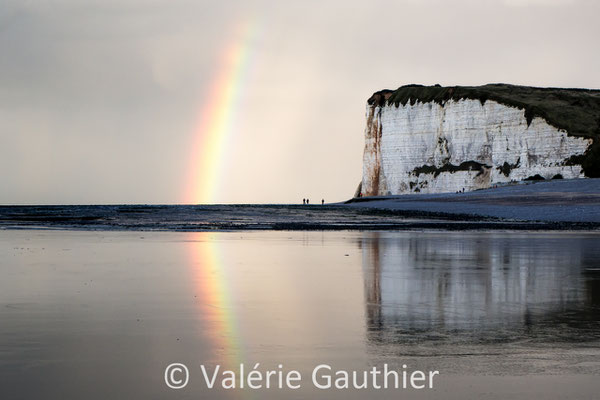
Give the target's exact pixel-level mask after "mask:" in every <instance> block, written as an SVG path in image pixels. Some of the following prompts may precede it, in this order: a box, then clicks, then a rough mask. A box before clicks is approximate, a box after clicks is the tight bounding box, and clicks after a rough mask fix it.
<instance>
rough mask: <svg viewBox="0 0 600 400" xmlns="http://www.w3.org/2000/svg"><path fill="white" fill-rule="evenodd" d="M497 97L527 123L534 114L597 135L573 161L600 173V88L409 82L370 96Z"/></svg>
mask: <svg viewBox="0 0 600 400" xmlns="http://www.w3.org/2000/svg"><path fill="white" fill-rule="evenodd" d="M461 99H472V100H479V101H480V102H481V104H485V102H486V101H487V100H493V101H496V102H498V103H500V104H504V105H506V106H510V107H516V108H520V109H523V110H524V112H525V118H526V119H527V124H530V123H531V121H532V120H533V118H535V117H540V118H543V119H545V120H546V121H547V122H548V123H549V124H550V125H552V126H555V127H556V128H559V129H564V130H565V131H566V132H567V134H568V135H570V136H579V137H585V138H591V139H593V141H594V143H593V144H592V146H591V147H590V148H589V150H588V151H587V152H586V154H585V155H582V156H575V157H572V159H571V160H570V161H569V162H571V163H573V164H581V165H582V167H583V170H584V172H585V175H586V176H588V177H600V90H591V89H561V88H537V87H530V86H516V85H508V84H488V85H484V86H448V87H444V86H439V85H435V86H422V85H407V86H401V87H400V88H398V89H396V90H381V91H379V92H376V93H374V94H373V96H371V98H369V100H368V102H369V104H371V105H373V104H377V105H384V104H388V105H390V104H394V105H396V107H398V106H399V105H400V104H402V105H403V106H404V105H406V104H407V103H409V102H410V104H411V105H414V104H415V103H417V102H421V103H429V102H435V103H438V104H441V105H444V104H445V103H446V102H447V101H449V100H454V101H458V100H461Z"/></svg>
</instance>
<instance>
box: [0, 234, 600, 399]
mask: <svg viewBox="0 0 600 400" xmlns="http://www.w3.org/2000/svg"><path fill="white" fill-rule="evenodd" d="M599 244H600V234H597V233H571V232H558V233H526V232H523V233H514V232H504V233H495V232H476V233H464V232H428V233H423V232H285V231H283V232H228V233H225V232H221V233H206V232H195V233H176V232H74V231H29V230H17V231H10V230H6V231H0V277H1V280H0V321H1V323H0V391H1V392H2V396H0V397H1V398H11V399H19V398H23V399H33V398H44V399H68V398H83V399H107V398H130V399H142V398H143V399H159V398H160V399H165V398H177V399H181V398H190V399H200V398H211V399H212V398H224V399H225V398H273V399H275V398H285V399H288V398H289V399H295V398H317V397H318V398H344V399H346V398H357V399H358V398H365V396H367V397H369V398H440V399H442V398H444V399H447V398H507V397H510V398H532V397H536V398H557V399H558V398H565V397H567V396H570V398H582V399H583V398H591V396H592V395H595V393H598V390H599V389H600V384H599V383H598V380H597V375H598V374H599V373H600V361H598V360H599V358H598V357H599V356H600V262H599V261H598V260H600V246H599ZM173 362H180V363H184V364H186V365H187V366H188V368H189V372H190V382H189V384H188V386H187V387H186V388H184V389H180V390H173V389H169V388H168V387H167V386H166V385H165V382H164V369H165V367H166V366H167V365H169V364H170V363H173ZM240 363H244V364H246V365H247V366H248V368H251V367H252V366H253V365H254V364H255V363H260V364H261V367H260V368H261V369H263V370H267V369H275V368H276V367H277V365H278V364H283V365H284V367H285V369H286V370H289V369H294V370H298V371H300V372H301V373H302V376H303V379H302V388H301V389H298V390H290V389H269V390H255V391H253V390H248V389H245V390H240V389H235V390H229V391H226V390H223V389H210V390H209V389H207V388H206V385H205V384H204V382H203V378H202V373H201V369H200V365H206V366H210V367H211V368H212V367H213V366H215V365H221V367H222V368H236V369H237V365H239V364H240ZM321 363H326V364H330V365H332V366H333V367H334V368H341V369H357V370H365V369H367V368H369V367H372V366H381V365H383V364H384V363H387V364H389V365H390V366H395V367H398V368H399V367H400V366H401V365H403V364H407V365H408V367H409V368H410V369H412V370H414V369H421V370H439V371H440V376H439V380H437V381H436V385H435V386H434V389H431V390H421V391H416V390H414V389H406V390H391V389H390V390H377V391H374V390H371V391H366V390H362V391H358V390H335V389H330V390H317V389H315V388H314V387H313V386H312V384H311V380H310V372H311V371H312V368H313V367H315V366H316V365H318V364H321Z"/></svg>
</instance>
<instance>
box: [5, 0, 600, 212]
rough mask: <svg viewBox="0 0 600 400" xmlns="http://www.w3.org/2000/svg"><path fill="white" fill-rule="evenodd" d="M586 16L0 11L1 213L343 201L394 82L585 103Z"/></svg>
mask: <svg viewBox="0 0 600 400" xmlns="http://www.w3.org/2000/svg"><path fill="white" fill-rule="evenodd" d="M598 15H600V2H598V1H594V0H458V1H451V0H393V1H380V0H372V1H356V2H354V1H350V0H320V1H311V0H305V1H252V0H250V1H227V0H223V1H219V2H215V1H199V0H193V1H192V0H185V1H183V0H165V1H162V0H147V1H142V0H118V1H117V0H89V1H82V0H58V1H50V0H47V1H44V0H40V1H24V0H17V1H14V0H0V88H1V90H0V204H123V203H140V204H170V203H186V204H187V203H301V202H302V199H303V198H310V199H311V202H313V203H316V202H320V200H321V199H325V201H327V202H330V201H341V200H345V199H348V198H350V197H351V196H352V194H353V193H354V191H355V189H356V187H357V185H358V183H359V181H360V180H361V174H362V152H363V144H364V138H363V134H364V125H365V104H366V100H367V99H368V98H369V97H370V95H371V94H372V93H373V92H375V91H378V90H381V89H384V88H391V89H393V88H397V87H399V86H401V85H405V84H409V83H419V84H426V85H431V84H437V83H439V84H441V85H479V84H486V83H498V82H503V83H513V84H520V85H532V86H555V87H585V88H600V74H598V71H600V52H599V51H598V39H599V38H600V24H599V23H598V21H597V19H598Z"/></svg>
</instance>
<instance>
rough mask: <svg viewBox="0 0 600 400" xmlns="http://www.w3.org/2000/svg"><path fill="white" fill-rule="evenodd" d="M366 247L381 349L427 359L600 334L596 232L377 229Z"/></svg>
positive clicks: (370, 317) (372, 330)
mask: <svg viewBox="0 0 600 400" xmlns="http://www.w3.org/2000/svg"><path fill="white" fill-rule="evenodd" d="M360 246H361V247H362V249H363V273H364V279H365V302H366V316H367V330H368V332H367V341H368V342H369V343H371V344H372V345H375V346H376V347H377V346H378V345H389V344H393V343H395V344H396V345H404V347H403V348H402V349H399V352H400V353H404V354H414V355H424V354H427V353H429V352H431V353H432V354H443V353H444V352H445V351H448V352H456V348H455V347H452V348H450V347H448V348H445V347H444V345H448V344H450V345H474V344H475V345H476V344H494V343H511V344H513V345H515V344H517V345H518V344H519V343H522V344H525V343H529V344H528V345H532V344H536V345H539V344H542V345H543V344H544V343H546V344H551V343H554V344H557V343H560V342H563V343H564V342H571V341H577V342H580V341H595V340H597V339H599V338H600V329H599V328H600V323H599V321H600V310H599V306H600V268H598V267H600V264H599V263H598V260H599V259H600V247H599V246H598V239H597V236H594V235H590V236H585V235H583V237H582V235H577V236H575V235H573V236H572V237H571V236H570V235H569V234H561V235H556V236H553V235H549V234H539V235H536V234H526V235H525V234H523V235H521V234H515V233H452V234H449V233H447V232H446V233H420V234H419V233H411V234H406V235H403V234H397V233H395V234H389V233H381V234H378V233H374V234H370V235H364V236H363V238H362V239H361V241H360ZM431 346H435V349H434V348H433V347H431ZM394 349H396V348H394Z"/></svg>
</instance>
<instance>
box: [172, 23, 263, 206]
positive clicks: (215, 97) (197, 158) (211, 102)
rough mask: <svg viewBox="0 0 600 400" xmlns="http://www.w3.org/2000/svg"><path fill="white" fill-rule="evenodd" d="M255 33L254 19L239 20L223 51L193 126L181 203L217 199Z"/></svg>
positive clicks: (199, 202)
mask: <svg viewBox="0 0 600 400" xmlns="http://www.w3.org/2000/svg"><path fill="white" fill-rule="evenodd" d="M256 34H257V24H256V23H254V22H248V23H245V24H241V25H240V28H239V30H238V34H237V35H234V39H233V41H232V42H231V44H230V45H229V46H227V47H226V48H225V51H224V52H223V55H222V61H221V63H220V64H221V65H219V66H218V71H219V72H218V74H217V76H216V78H215V79H214V80H213V86H212V89H211V90H210V91H209V92H208V95H207V97H206V99H205V102H204V105H203V106H202V107H201V113H200V114H201V115H200V118H199V120H198V123H197V126H196V128H195V130H194V138H195V142H194V144H193V146H192V157H191V168H190V171H191V176H190V177H189V178H188V179H187V180H186V184H187V185H188V186H187V188H186V194H185V196H184V203H187V204H210V203H214V202H215V201H216V199H217V195H218V190H219V182H220V180H221V179H220V178H221V175H222V172H223V171H222V170H223V165H224V156H225V150H226V149H227V144H228V142H229V141H230V140H231V136H232V134H233V133H234V130H235V123H236V119H237V114H238V113H239V102H240V99H241V97H242V94H243V90H244V89H245V87H246V80H247V76H248V70H249V69H250V65H251V54H252V53H253V46H254V44H255V42H256V40H255V38H256V36H257V35H256Z"/></svg>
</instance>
